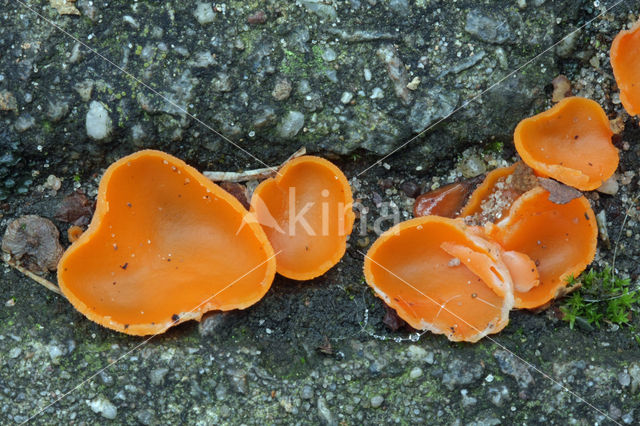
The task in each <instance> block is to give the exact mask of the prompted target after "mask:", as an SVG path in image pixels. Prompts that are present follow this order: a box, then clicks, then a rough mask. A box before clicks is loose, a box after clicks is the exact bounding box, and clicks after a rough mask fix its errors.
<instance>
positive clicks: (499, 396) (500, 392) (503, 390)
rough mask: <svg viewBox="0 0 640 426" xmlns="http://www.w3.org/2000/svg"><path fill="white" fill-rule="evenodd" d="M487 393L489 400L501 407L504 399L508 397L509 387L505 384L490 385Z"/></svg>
mask: <svg viewBox="0 0 640 426" xmlns="http://www.w3.org/2000/svg"><path fill="white" fill-rule="evenodd" d="M487 394H488V395H489V400H490V401H491V403H492V404H493V405H495V406H496V407H502V406H503V405H504V403H505V401H508V400H509V399H510V396H509V389H507V387H506V386H504V385H502V386H500V387H497V388H496V387H490V388H489V390H488V391H487Z"/></svg>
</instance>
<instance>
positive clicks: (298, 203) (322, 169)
mask: <svg viewBox="0 0 640 426" xmlns="http://www.w3.org/2000/svg"><path fill="white" fill-rule="evenodd" d="M352 205H353V197H352V194H351V187H350V186H349V182H348V181H347V178H346V177H345V176H344V174H343V173H342V172H341V171H340V169H339V168H338V167H336V166H335V165H334V164H332V163H331V162H329V161H327V160H325V159H322V158H319V157H314V156H308V155H307V156H302V157H298V158H295V159H293V160H290V161H288V162H287V163H286V164H285V165H284V166H283V167H282V169H280V171H279V173H278V175H277V176H275V177H273V178H269V179H266V180H264V181H263V182H261V183H260V185H258V187H257V188H256V189H255V191H254V193H253V196H252V198H251V211H252V212H254V213H255V215H256V218H257V220H258V222H259V223H260V224H261V225H262V227H263V229H264V230H265V232H266V234H267V237H268V239H269V241H270V242H271V245H272V246H273V248H274V250H275V252H276V270H277V272H278V273H279V274H281V275H283V276H285V277H287V278H292V279H295V280H309V279H312V278H315V277H317V276H320V275H322V274H324V273H325V272H326V271H328V270H329V269H330V268H331V267H333V266H334V265H335V264H336V263H338V261H339V260H340V259H341V258H342V256H343V255H344V253H345V250H346V241H347V236H348V235H349V234H350V233H351V230H352V228H353V222H354V219H355V215H354V213H353V210H352Z"/></svg>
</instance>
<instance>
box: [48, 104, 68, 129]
mask: <svg viewBox="0 0 640 426" xmlns="http://www.w3.org/2000/svg"><path fill="white" fill-rule="evenodd" d="M68 113H69V104H68V103H67V102H65V101H61V100H57V101H49V105H48V107H47V117H48V118H49V120H51V121H53V122H54V123H56V122H58V121H60V120H62V119H63V118H64V117H66V115H67V114H68Z"/></svg>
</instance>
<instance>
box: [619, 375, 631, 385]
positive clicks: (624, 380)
mask: <svg viewBox="0 0 640 426" xmlns="http://www.w3.org/2000/svg"><path fill="white" fill-rule="evenodd" d="M618 382H619V383H620V385H622V386H625V387H626V386H629V385H630V384H631V376H630V375H629V373H626V372H622V373H620V374H618Z"/></svg>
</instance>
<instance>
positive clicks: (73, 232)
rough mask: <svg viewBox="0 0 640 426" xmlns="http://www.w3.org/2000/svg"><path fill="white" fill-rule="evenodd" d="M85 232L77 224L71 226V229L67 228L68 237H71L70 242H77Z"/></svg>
mask: <svg viewBox="0 0 640 426" xmlns="http://www.w3.org/2000/svg"><path fill="white" fill-rule="evenodd" d="M83 232H84V231H83V230H82V228H81V227H79V226H77V225H73V226H70V227H69V229H67V238H68V239H69V242H70V243H75V242H76V241H77V240H78V238H80V236H81V235H82V233H83Z"/></svg>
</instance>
